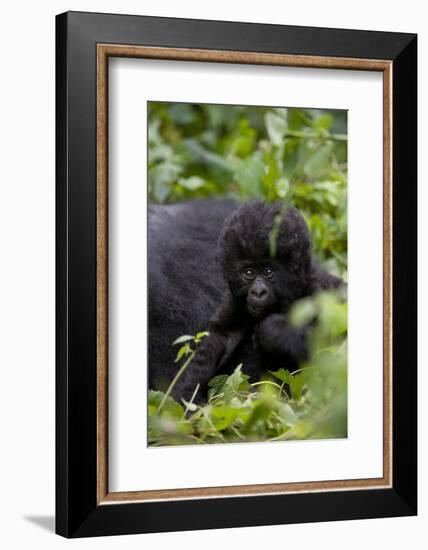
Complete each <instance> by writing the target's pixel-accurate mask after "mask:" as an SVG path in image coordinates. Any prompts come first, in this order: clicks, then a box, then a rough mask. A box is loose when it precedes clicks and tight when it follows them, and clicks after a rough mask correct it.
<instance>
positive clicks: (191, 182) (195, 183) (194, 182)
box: [178, 176, 205, 191]
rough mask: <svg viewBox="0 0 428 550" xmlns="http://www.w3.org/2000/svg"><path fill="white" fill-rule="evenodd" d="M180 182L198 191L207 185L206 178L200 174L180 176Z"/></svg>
mask: <svg viewBox="0 0 428 550" xmlns="http://www.w3.org/2000/svg"><path fill="white" fill-rule="evenodd" d="M178 184H179V185H181V187H184V188H185V189H188V190H189V191H197V190H198V189H201V188H202V187H204V186H205V180H204V179H202V178H200V177H199V176H191V177H190V178H180V179H179V180H178Z"/></svg>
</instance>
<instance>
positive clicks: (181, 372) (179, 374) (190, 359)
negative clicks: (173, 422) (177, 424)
mask: <svg viewBox="0 0 428 550" xmlns="http://www.w3.org/2000/svg"><path fill="white" fill-rule="evenodd" d="M194 357H195V352H194V351H193V352H192V353H191V354H190V355H189V357H188V358H187V360H186V361H185V362H184V363H183V365H182V366H181V367H180V369H179V370H178V372H177V374H176V375H175V376H174V378H173V380H172V382H171V384H170V385H169V387H168V389H167V390H166V392H165V395H164V396H163V399H162V401H161V402H160V405H159V408H158V413H159V412H160V411H161V410H162V407H163V406H164V405H165V403H166V400H167V399H168V397H169V396H170V394H171V392H172V390H173V389H174V386H175V385H176V383H177V382H178V380H179V379H180V377H181V376H182V374H183V372H184V371H185V370H186V369H187V367H188V366H189V365H190V363H191V362H192V360H193V358H194Z"/></svg>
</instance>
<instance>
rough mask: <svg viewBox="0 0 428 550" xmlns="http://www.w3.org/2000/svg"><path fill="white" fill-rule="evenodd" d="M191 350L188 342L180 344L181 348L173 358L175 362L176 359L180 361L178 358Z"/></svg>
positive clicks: (176, 361)
mask: <svg viewBox="0 0 428 550" xmlns="http://www.w3.org/2000/svg"><path fill="white" fill-rule="evenodd" d="M192 352H193V350H192V348H191V347H190V346H189V344H188V343H186V344H184V346H181V348H180V349H179V350H178V352H177V356H176V358H175V363H178V361H180V359H181V358H182V357H184V356H185V355H188V354H189V353H192Z"/></svg>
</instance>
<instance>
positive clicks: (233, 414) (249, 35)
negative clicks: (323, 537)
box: [56, 12, 417, 537]
mask: <svg viewBox="0 0 428 550" xmlns="http://www.w3.org/2000/svg"><path fill="white" fill-rule="evenodd" d="M416 67H417V37H416V35H413V34H403V33H385V32H374V31H354V30H341V29H323V28H308V27H289V26H279V25H259V24H248V23H230V22H218V21H201V20H185V19H168V18H157V17H142V16H123V15H110V14H95V13H80V12H68V13H65V14H61V15H58V16H57V18H56V97H57V102H56V197H57V199H56V239H57V251H56V252H57V262H56V289H57V290H56V304H57V305H56V308H57V309H56V319H57V321H56V350H57V351H56V531H57V533H58V534H60V535H62V536H65V537H85V536H100V535H114V534H126V533H148V532H160V531H178V530H188V529H208V528H222V527H240V526H251V525H273V524H285V523H301V522H314V521H334V520H344V519H361V518H373V517H395V516H405V515H415V514H416V513H417V462H416V460H417V459H416V457H417V442H416V433H417V418H416V411H417V403H416V396H417V386H416V383H417V380H416V368H417V360H416V308H417V306H416V304H417V301H416V300H417V296H416V248H417V247H416V210H417V208H416V206H417V205H416V201H417V195H416V183H417V182H416V176H417V172H416V150H417V144H416V139H417V138H416V125H417V123H416V120H417V118H416V117H417V112H416V99H417V98H416V90H417V74H416Z"/></svg>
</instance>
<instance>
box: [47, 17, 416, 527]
mask: <svg viewBox="0 0 428 550" xmlns="http://www.w3.org/2000/svg"><path fill="white" fill-rule="evenodd" d="M97 44H121V45H127V46H133V45H145V46H151V47H166V48H189V49H192V48H194V49H202V50H217V51H219V50H221V51H234V52H248V51H250V52H259V53H272V54H275V53H278V54H288V55H303V56H317V57H320V58H322V57H335V58H342V57H343V58H354V59H357V60H358V59H360V60H387V61H390V62H391V63H392V92H393V106H392V120H391V127H392V218H393V224H392V235H391V245H392V276H393V288H392V404H393V407H392V408H393V415H392V418H393V423H392V442H393V446H392V449H393V453H392V465H393V476H392V485H391V487H388V488H381V489H370V488H369V489H359V490H336V491H317V492H305V493H287V494H272V495H257V496H234V497H222V498H198V499H187V500H186V499H183V500H166V501H150V502H126V503H109V504H108V505H102V504H101V505H100V504H99V502H98V499H97V479H98V478H97V467H98V463H97V460H98V459H97V369H96V361H97V344H96V335H97V311H96V308H97V299H96V292H97V290H96V277H97V255H96V238H97V220H96V214H97V197H96V173H97V94H96V84H97V54H96V48H97ZM56 98H57V100H56V212H57V214H56V258H57V259H56V532H57V533H58V534H60V535H62V536H65V537H85V536H99V535H114V534H126V533H148V532H161V531H179V530H193V529H209V528H226V527H240V526H255V525H274V524H284V523H302V522H319V521H335V520H345V519H360V518H374V517H393V516H409V515H415V514H416V513H417V438H416V434H417V401H416V397H417V391H416V388H417V379H416V368H417V347H416V346H417V341H416V334H417V333H416V323H417V290H416V283H417V280H416V278H417V260H416V252H417V232H416V230H417V189H416V178H417V168H416V167H417V158H416V155H417V106H416V105H417V103H416V99H417V36H416V35H414V34H404V33H387V32H373V31H355V30H342V29H326V28H309V27H294V26H280V25H262V24H248V23H232V22H219V21H202V20H190V19H172V18H157V17H143V16H124V15H111V14H96V13H81V12H68V13H64V14H61V15H58V16H57V18H56Z"/></svg>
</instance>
